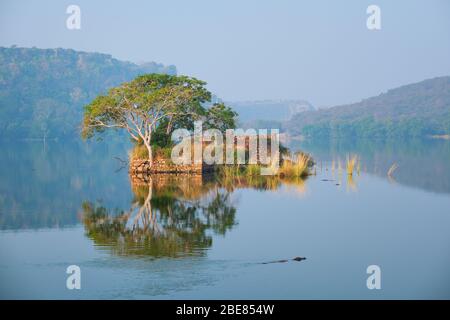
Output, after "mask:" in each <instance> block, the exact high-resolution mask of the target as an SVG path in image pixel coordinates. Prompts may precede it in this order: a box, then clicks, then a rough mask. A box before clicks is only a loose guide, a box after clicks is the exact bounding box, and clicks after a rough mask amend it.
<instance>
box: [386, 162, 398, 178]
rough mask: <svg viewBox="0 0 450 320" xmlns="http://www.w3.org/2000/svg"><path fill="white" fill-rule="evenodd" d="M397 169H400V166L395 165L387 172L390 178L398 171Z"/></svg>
mask: <svg viewBox="0 0 450 320" xmlns="http://www.w3.org/2000/svg"><path fill="white" fill-rule="evenodd" d="M397 168H398V164H397V163H394V164H393V165H392V166H391V167H390V168H389V170H388V172H387V175H388V177H392V174H393V173H394V171H395V170H397Z"/></svg>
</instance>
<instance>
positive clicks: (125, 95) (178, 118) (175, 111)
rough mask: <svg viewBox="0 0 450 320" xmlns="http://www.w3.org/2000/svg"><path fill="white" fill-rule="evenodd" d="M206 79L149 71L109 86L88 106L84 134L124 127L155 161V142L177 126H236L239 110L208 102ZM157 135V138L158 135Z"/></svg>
mask: <svg viewBox="0 0 450 320" xmlns="http://www.w3.org/2000/svg"><path fill="white" fill-rule="evenodd" d="M205 85H206V83H205V82H204V81H201V80H198V79H195V78H191V77H187V76H175V75H165V74H147V75H143V76H139V77H137V78H136V79H134V80H132V81H130V82H126V83H123V84H122V85H120V86H118V87H115V88H112V89H110V90H109V92H108V94H107V95H102V96H98V97H97V98H95V99H94V101H92V102H91V103H90V104H88V105H87V106H86V107H85V112H84V121H83V128H82V129H83V130H82V135H83V137H84V138H90V137H92V136H94V134H95V133H98V132H103V131H104V130H106V129H108V128H116V129H124V130H126V132H128V134H129V135H130V137H131V138H132V140H134V141H135V142H136V143H143V144H144V145H145V147H146V148H147V151H148V156H149V160H150V162H151V161H152V158H153V157H152V144H154V142H155V141H157V142H159V143H162V144H164V143H168V141H169V139H162V138H161V135H162V134H164V133H165V135H166V136H167V137H169V136H170V134H171V133H172V132H173V130H175V129H176V128H179V127H183V128H187V129H190V128H191V127H193V123H194V121H195V120H205V121H206V122H207V123H210V126H213V127H217V128H219V129H222V130H224V129H227V128H229V127H234V120H233V119H230V117H231V118H233V117H234V116H235V113H234V112H233V111H231V109H229V108H228V107H226V106H224V105H213V106H212V107H211V108H210V109H207V108H205V107H204V105H205V104H206V103H207V102H209V101H210V100H211V93H210V92H209V91H208V90H207V89H206V88H205ZM155 135H156V138H157V139H155V137H154V136H155Z"/></svg>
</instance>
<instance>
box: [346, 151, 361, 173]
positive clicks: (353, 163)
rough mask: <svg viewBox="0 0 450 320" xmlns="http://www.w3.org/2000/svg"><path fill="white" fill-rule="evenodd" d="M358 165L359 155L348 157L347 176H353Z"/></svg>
mask: <svg viewBox="0 0 450 320" xmlns="http://www.w3.org/2000/svg"><path fill="white" fill-rule="evenodd" d="M357 165H358V156H357V155H351V156H350V155H348V156H347V175H349V176H353V171H354V170H355V168H357Z"/></svg>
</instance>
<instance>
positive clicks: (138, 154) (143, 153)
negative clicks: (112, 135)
mask: <svg viewBox="0 0 450 320" xmlns="http://www.w3.org/2000/svg"><path fill="white" fill-rule="evenodd" d="M129 157H130V160H134V159H148V150H147V148H146V147H145V145H143V144H136V145H135V146H134V147H133V149H131V151H130V153H129Z"/></svg>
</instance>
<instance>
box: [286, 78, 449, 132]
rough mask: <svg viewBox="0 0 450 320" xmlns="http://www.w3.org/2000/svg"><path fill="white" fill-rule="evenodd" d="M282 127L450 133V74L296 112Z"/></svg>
mask: <svg viewBox="0 0 450 320" xmlns="http://www.w3.org/2000/svg"><path fill="white" fill-rule="evenodd" d="M284 128H285V129H286V131H288V132H289V133H290V134H291V135H293V136H305V137H312V138H335V137H359V138H394V137H422V136H428V135H448V134H449V133H450V77H439V78H434V79H429V80H425V81H422V82H419V83H414V84H410V85H406V86H402V87H399V88H396V89H392V90H389V91H387V92H386V93H383V94H380V95H379V96H376V97H372V98H369V99H365V100H363V101H361V102H358V103H354V104H349V105H342V106H337V107H333V108H329V109H320V110H317V111H306V112H302V113H299V114H297V115H295V116H294V117H293V118H292V119H291V120H290V121H288V122H286V123H285V126H284Z"/></svg>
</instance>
